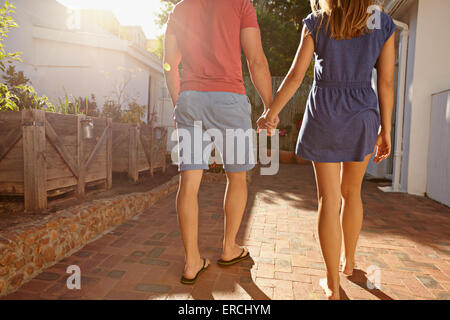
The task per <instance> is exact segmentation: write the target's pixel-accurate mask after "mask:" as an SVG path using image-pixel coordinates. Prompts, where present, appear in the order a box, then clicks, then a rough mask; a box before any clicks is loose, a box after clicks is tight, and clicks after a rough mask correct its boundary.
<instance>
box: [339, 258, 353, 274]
mask: <svg viewBox="0 0 450 320" xmlns="http://www.w3.org/2000/svg"><path fill="white" fill-rule="evenodd" d="M353 269H355V261H354V260H350V259H343V260H342V273H343V274H345V275H346V276H348V277H351V276H352V275H353Z"/></svg>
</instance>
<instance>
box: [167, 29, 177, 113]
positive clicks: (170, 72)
mask: <svg viewBox="0 0 450 320" xmlns="http://www.w3.org/2000/svg"><path fill="white" fill-rule="evenodd" d="M180 62H181V52H180V50H179V49H178V43H177V37H176V36H175V35H174V34H166V36H165V41H164V72H165V74H166V83H167V88H168V89H169V94H170V97H171V98H172V103H173V106H174V107H175V106H176V105H177V100H178V95H179V94H180V74H179V72H178V67H179V65H180Z"/></svg>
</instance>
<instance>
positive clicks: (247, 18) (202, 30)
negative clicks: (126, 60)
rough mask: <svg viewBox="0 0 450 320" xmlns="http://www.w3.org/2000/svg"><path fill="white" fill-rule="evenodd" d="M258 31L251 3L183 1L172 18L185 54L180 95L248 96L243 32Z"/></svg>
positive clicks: (171, 31)
mask: <svg viewBox="0 0 450 320" xmlns="http://www.w3.org/2000/svg"><path fill="white" fill-rule="evenodd" d="M244 28H259V26H258V21H257V17H256V11H255V9H254V8H253V5H252V4H251V2H250V1H249V0H184V1H181V2H180V3H179V4H177V5H176V6H175V8H174V10H173V12H172V13H171V14H170V16H169V22H168V24H167V31H166V34H173V35H176V38H177V43H178V47H179V50H180V52H181V54H182V66H183V70H182V75H181V91H187V90H193V91H225V92H235V93H239V94H245V87H244V82H243V80H242V62H241V51H242V48H241V37H240V34H241V29H244Z"/></svg>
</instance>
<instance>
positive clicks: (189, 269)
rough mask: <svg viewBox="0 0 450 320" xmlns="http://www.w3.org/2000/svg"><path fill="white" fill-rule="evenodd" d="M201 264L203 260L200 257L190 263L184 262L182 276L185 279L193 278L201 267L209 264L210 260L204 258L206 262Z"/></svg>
mask: <svg viewBox="0 0 450 320" xmlns="http://www.w3.org/2000/svg"><path fill="white" fill-rule="evenodd" d="M203 264H204V260H203V259H202V258H199V259H198V260H196V261H195V262H192V263H186V265H185V266H184V272H183V277H185V278H186V279H194V278H195V276H196V275H197V273H198V272H199V271H200V270H202V268H203V267H207V266H209V264H210V261H209V260H208V259H206V264H205V265H203Z"/></svg>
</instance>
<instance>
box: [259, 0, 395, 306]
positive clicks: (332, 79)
mask: <svg viewBox="0 0 450 320" xmlns="http://www.w3.org/2000/svg"><path fill="white" fill-rule="evenodd" d="M373 4H374V1H372V0H319V1H316V0H311V6H312V9H313V13H312V14H310V15H309V16H308V17H307V18H306V19H304V24H305V26H304V28H303V32H302V40H301V43H300V46H299V49H298V52H297V55H296V57H295V60H294V62H293V65H292V67H291V69H290V71H289V73H288V75H287V76H286V78H285V80H284V82H283V83H282V85H281V87H280V89H279V91H278V93H277V95H276V97H275V99H274V102H273V104H272V106H271V107H270V108H269V109H268V110H267V111H266V112H265V113H264V114H263V115H262V117H261V118H260V119H259V120H258V127H259V129H269V130H272V129H274V128H276V122H277V116H278V114H279V113H280V111H281V110H282V109H283V107H284V106H285V105H286V104H287V102H288V101H289V100H290V99H291V98H292V96H293V95H294V93H295V92H296V91H297V89H298V88H299V86H300V84H301V83H302V81H303V78H304V76H305V72H306V70H307V69H308V67H309V65H310V63H311V59H312V57H313V55H314V56H315V72H314V73H315V76H314V78H315V81H314V85H313V87H312V89H311V93H310V96H309V100H308V103H307V109H306V111H305V115H304V119H303V124H302V127H301V130H300V134H299V138H298V143H297V149H296V153H297V155H299V156H301V157H302V158H305V159H307V160H311V161H312V162H313V164H314V171H315V176H316V183H317V191H318V200H319V206H318V213H319V217H318V218H319V221H318V230H319V239H320V246H321V249H322V255H323V257H324V260H325V264H326V268H327V278H326V279H322V281H321V286H322V287H323V288H324V290H325V292H326V294H327V296H328V298H329V299H330V300H335V299H339V298H340V297H339V288H340V285H339V262H340V255H341V243H342V234H343V240H344V257H343V259H342V261H343V273H344V274H345V275H351V274H352V273H353V269H354V267H355V250H356V244H357V240H358V237H359V233H360V231H361V226H362V220H363V205H362V200H361V185H362V181H363V177H364V173H365V171H366V169H367V165H368V162H369V160H370V158H371V155H372V154H373V153H374V152H376V156H375V158H374V161H375V162H376V163H380V162H381V161H383V160H384V159H386V158H387V157H388V156H389V154H390V152H391V143H390V140H391V117H392V110H393V104H394V88H393V78H394V64H395V46H394V31H395V24H394V22H393V20H392V19H391V18H390V17H389V16H388V15H386V14H385V13H383V12H380V11H374V10H373V7H371V6H372V5H373ZM372 26H373V27H372ZM374 68H376V70H377V75H378V99H377V96H376V94H375V92H374V90H373V89H372V86H371V77H372V71H373V69H374ZM378 105H379V110H378ZM380 113H381V117H380ZM380 125H381V127H380ZM341 211H342V221H341V220H340V212H341Z"/></svg>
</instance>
